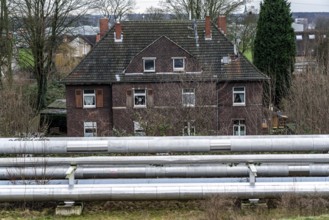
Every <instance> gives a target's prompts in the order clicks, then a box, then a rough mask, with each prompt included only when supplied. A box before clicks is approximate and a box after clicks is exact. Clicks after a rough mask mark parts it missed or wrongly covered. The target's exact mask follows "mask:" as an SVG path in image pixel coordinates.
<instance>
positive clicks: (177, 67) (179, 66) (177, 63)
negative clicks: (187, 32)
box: [173, 57, 185, 71]
mask: <svg viewBox="0 0 329 220" xmlns="http://www.w3.org/2000/svg"><path fill="white" fill-rule="evenodd" d="M173 69H174V71H184V70H185V59H184V58H183V57H174V58H173Z"/></svg>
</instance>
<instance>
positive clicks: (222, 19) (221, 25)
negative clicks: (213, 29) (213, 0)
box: [218, 15, 227, 35]
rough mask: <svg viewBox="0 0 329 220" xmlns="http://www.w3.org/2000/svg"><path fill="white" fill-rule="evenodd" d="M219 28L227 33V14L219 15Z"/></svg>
mask: <svg viewBox="0 0 329 220" xmlns="http://www.w3.org/2000/svg"><path fill="white" fill-rule="evenodd" d="M218 29H219V30H220V31H221V32H222V33H223V34H225V35H226V33H227V28H226V16H225V15H219V16H218Z"/></svg>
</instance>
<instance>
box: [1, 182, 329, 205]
mask: <svg viewBox="0 0 329 220" xmlns="http://www.w3.org/2000/svg"><path fill="white" fill-rule="evenodd" d="M0 192H1V193H0V202H10V201H67V200H69V201H72V200H73V201H90V200H166V199H204V198H207V197H209V196H211V195H216V194H220V195H223V196H230V197H237V198H249V199H250V198H272V197H280V196H282V195H283V194H285V193H295V194H298V195H310V194H316V195H321V196H329V183H328V182H307V183H303V182H299V183H296V182H285V183H277V182H274V183H255V184H254V185H251V184H249V183H220V184H218V183H208V184H207V183H204V184H199V183H184V184H125V185H119V184H115V185H111V184H106V185H102V184H99V185H95V184H91V185H74V186H65V185H14V186H4V185H2V186H0Z"/></svg>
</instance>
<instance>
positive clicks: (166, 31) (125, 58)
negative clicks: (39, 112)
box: [64, 21, 268, 84]
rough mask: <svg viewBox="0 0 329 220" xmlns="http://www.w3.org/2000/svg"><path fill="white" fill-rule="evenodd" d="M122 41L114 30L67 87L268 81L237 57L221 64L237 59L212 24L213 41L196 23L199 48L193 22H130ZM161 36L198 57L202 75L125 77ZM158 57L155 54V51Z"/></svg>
mask: <svg viewBox="0 0 329 220" xmlns="http://www.w3.org/2000/svg"><path fill="white" fill-rule="evenodd" d="M121 25H122V30H123V41H122V42H114V31H115V29H114V27H112V28H111V29H110V31H109V32H108V33H107V34H106V35H105V36H104V38H103V39H102V40H101V41H100V42H99V43H98V44H96V46H95V47H94V49H93V50H92V51H91V52H90V53H89V54H88V55H87V56H86V57H85V58H84V59H83V61H82V62H81V63H80V64H79V65H78V66H77V67H76V68H75V69H74V70H73V71H72V73H71V74H70V75H69V76H68V77H67V78H65V80H64V82H65V83H68V84H80V83H82V84H84V83H115V82H160V81H175V80H182V79H187V80H198V79H199V80H205V79H206V80H266V79H268V77H267V76H266V75H264V74H262V73H261V72H260V71H259V70H257V69H256V68H255V67H254V66H253V65H252V64H251V63H250V62H249V61H247V59H246V58H245V57H243V56H238V57H234V58H233V59H232V62H231V63H230V64H222V62H221V60H222V58H223V57H232V56H234V47H233V45H232V44H231V43H230V42H229V41H228V40H227V38H226V37H225V36H224V35H223V34H222V33H221V32H220V31H219V30H218V29H217V27H216V26H215V25H213V24H212V39H211V40H205V36H204V27H205V22H204V21H197V35H198V44H199V46H197V44H196V39H195V33H194V29H193V27H194V26H193V21H147V22H146V21H127V22H122V23H121ZM161 36H165V37H166V38H168V39H170V40H171V41H172V42H174V43H175V44H177V45H178V46H180V47H181V48H183V49H184V50H186V51H187V52H188V53H189V54H191V55H192V56H193V57H195V58H196V59H197V60H198V61H199V63H200V65H201V69H202V73H201V74H196V73H193V74H184V73H175V74H156V73H147V74H138V75H134V74H130V75H129V74H124V70H125V69H126V68H127V66H128V65H129V64H130V62H131V61H132V60H133V59H134V57H135V56H136V55H138V54H139V53H140V52H141V51H142V50H143V49H145V48H147V47H148V46H149V45H151V44H152V43H153V42H154V41H156V40H157V39H158V38H160V37H161ZM154 56H155V57H156V51H154Z"/></svg>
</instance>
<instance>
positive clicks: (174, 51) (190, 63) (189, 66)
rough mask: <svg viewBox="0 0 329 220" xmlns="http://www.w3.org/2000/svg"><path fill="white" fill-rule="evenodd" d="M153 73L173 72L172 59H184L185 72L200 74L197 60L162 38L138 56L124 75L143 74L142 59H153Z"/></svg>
mask: <svg viewBox="0 0 329 220" xmlns="http://www.w3.org/2000/svg"><path fill="white" fill-rule="evenodd" d="M154 51H156V60H155V71H156V72H157V73H159V72H173V60H172V58H173V57H185V58H186V59H185V72H201V67H200V65H199V62H198V60H197V59H196V58H195V57H193V56H192V55H191V54H189V53H188V52H186V51H185V50H184V49H183V48H181V47H179V46H178V45H177V44H175V43H173V42H172V41H170V40H169V39H167V38H165V37H162V38H160V39H158V41H156V42H154V43H153V44H151V45H150V46H149V47H147V48H146V49H145V50H143V51H142V52H141V53H140V54H138V55H137V56H136V57H135V58H134V59H133V60H132V61H131V63H130V64H129V65H128V67H127V69H126V73H143V72H144V66H143V58H145V57H154Z"/></svg>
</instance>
